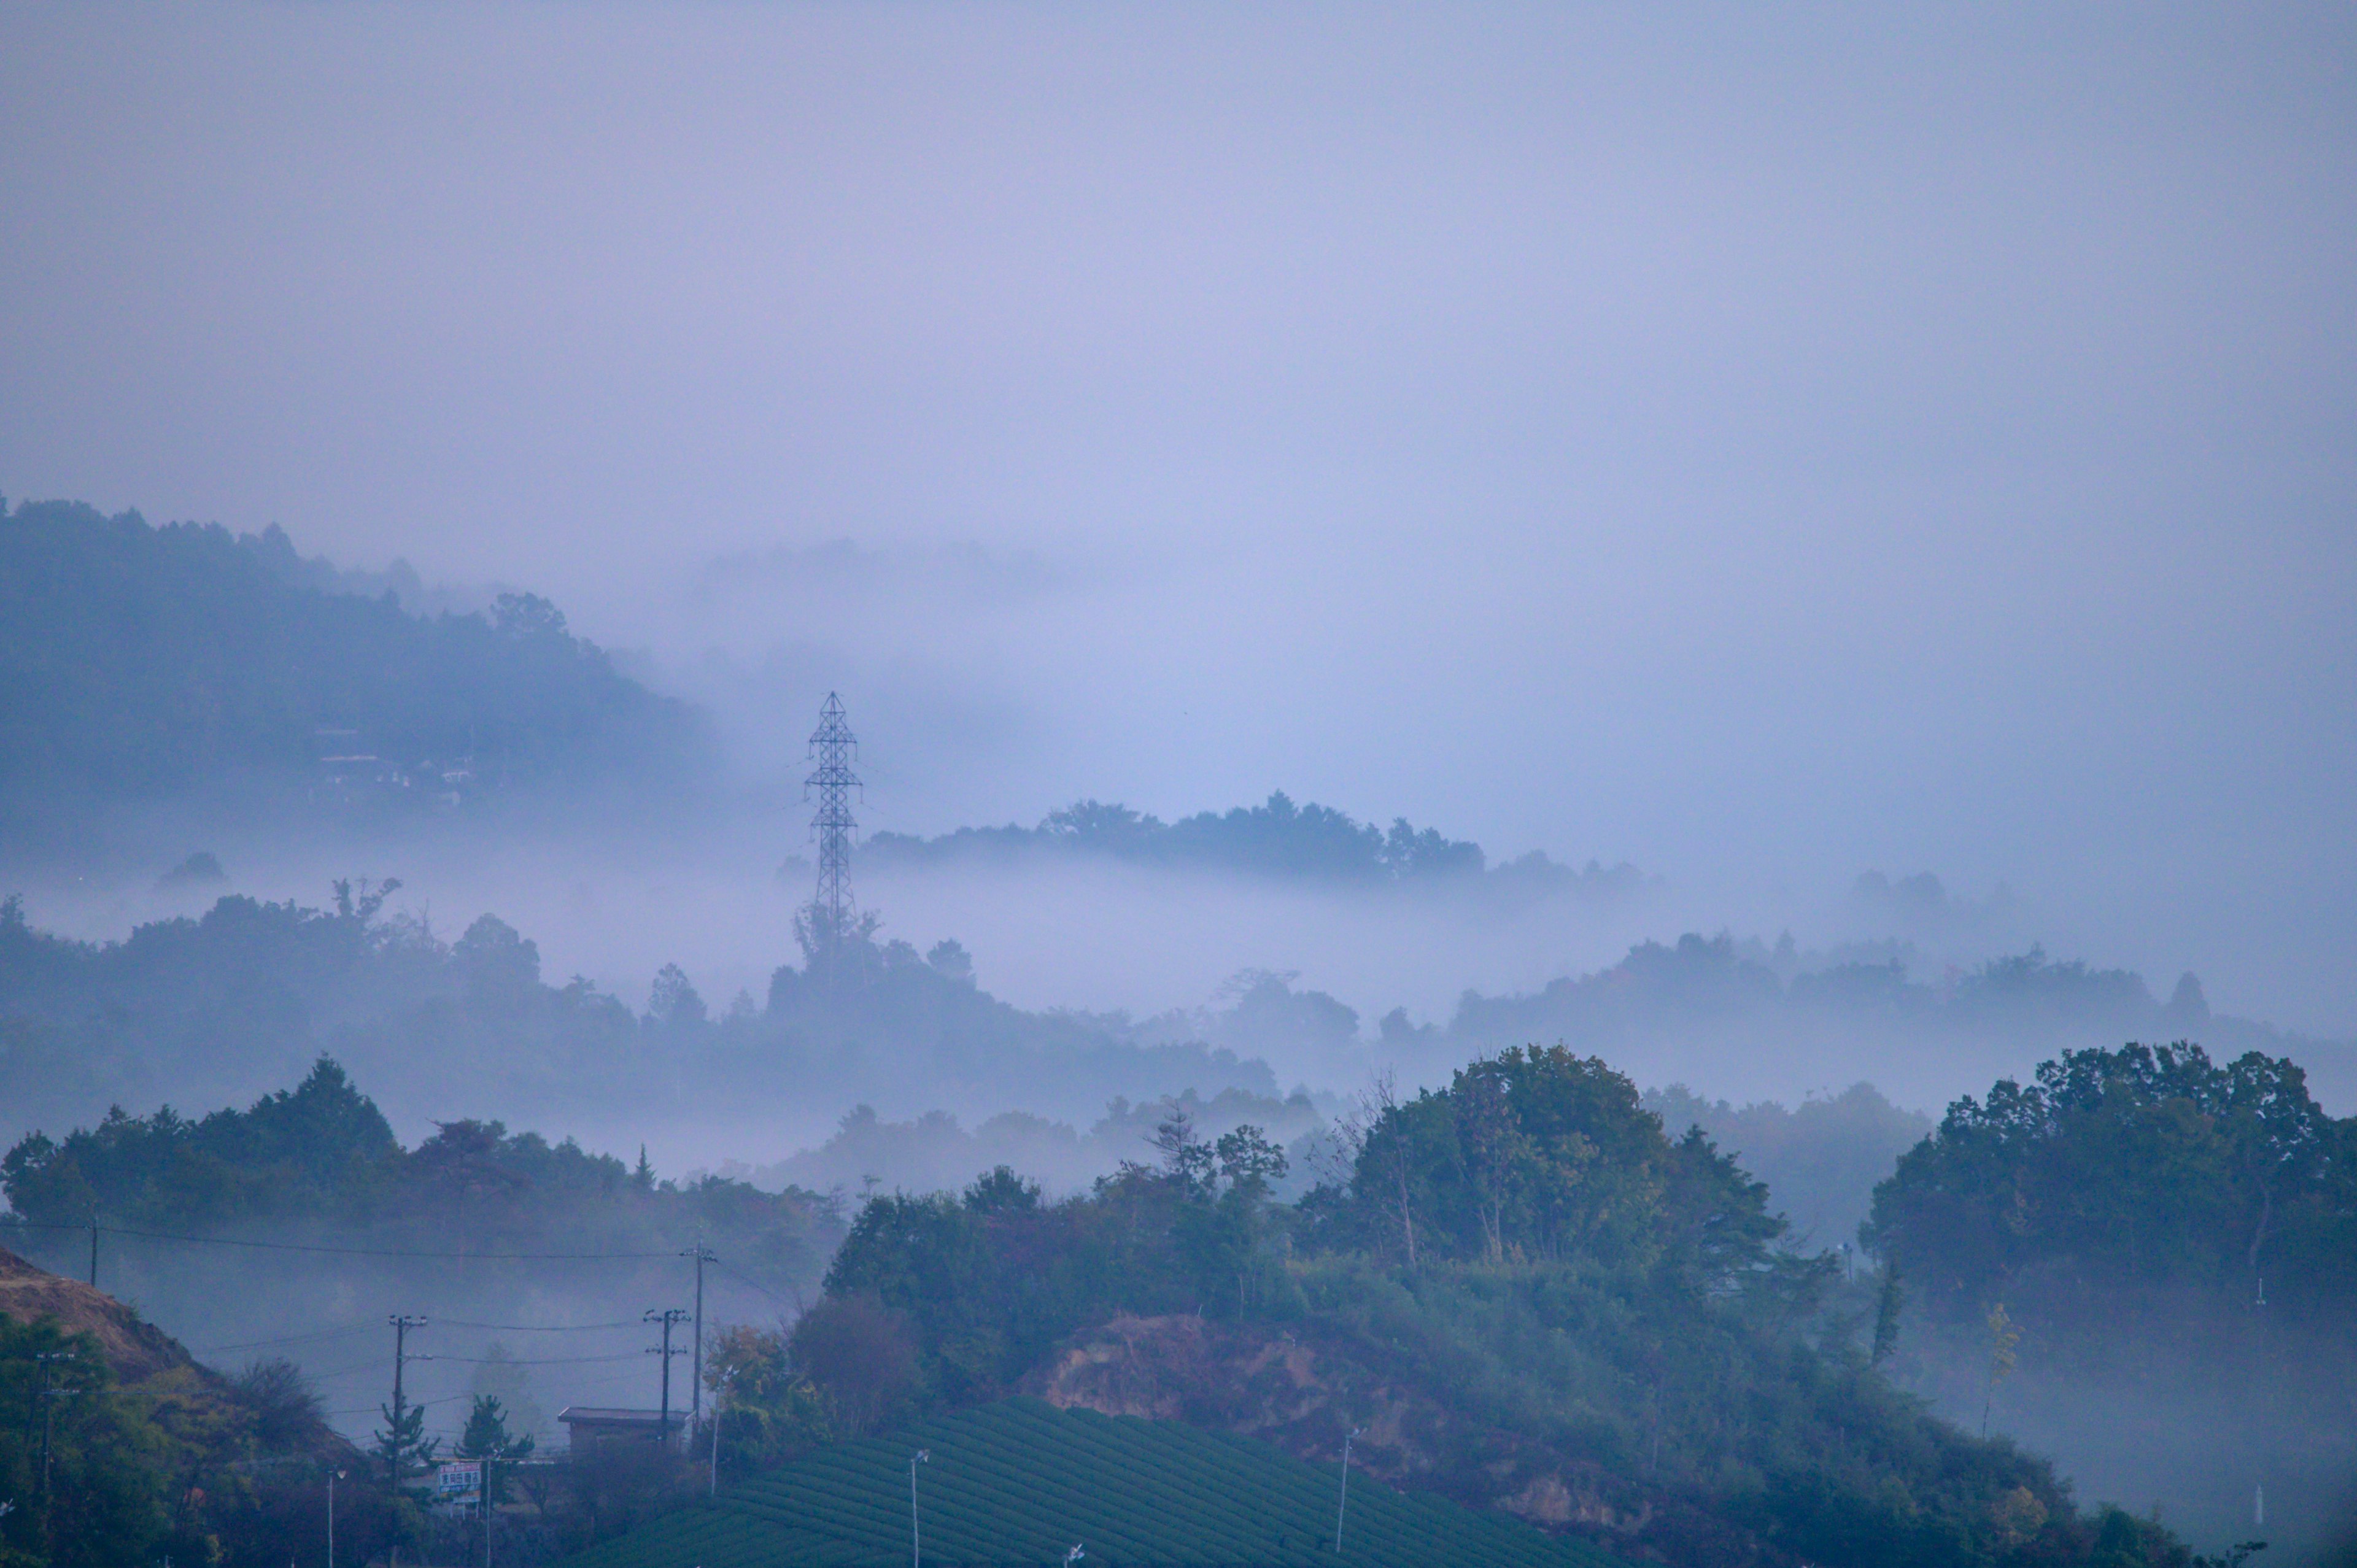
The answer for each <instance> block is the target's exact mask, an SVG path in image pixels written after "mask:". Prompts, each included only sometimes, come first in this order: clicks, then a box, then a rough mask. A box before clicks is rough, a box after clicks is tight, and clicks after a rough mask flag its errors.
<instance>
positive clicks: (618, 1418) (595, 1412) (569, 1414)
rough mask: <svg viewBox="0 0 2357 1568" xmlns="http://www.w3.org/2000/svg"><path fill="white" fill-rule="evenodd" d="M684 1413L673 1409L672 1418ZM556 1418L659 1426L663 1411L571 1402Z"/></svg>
mask: <svg viewBox="0 0 2357 1568" xmlns="http://www.w3.org/2000/svg"><path fill="white" fill-rule="evenodd" d="M682 1413H683V1412H679V1411H673V1412H671V1419H672V1420H673V1421H677V1420H679V1419H680V1417H681V1415H682ZM556 1419H557V1420H559V1421H595V1422H603V1423H611V1424H614V1425H637V1424H644V1425H647V1426H657V1425H661V1424H662V1419H663V1413H662V1412H661V1411H659V1410H614V1409H609V1408H606V1407H603V1406H599V1405H588V1404H569V1405H566V1406H565V1408H564V1409H563V1410H560V1411H558V1412H556Z"/></svg>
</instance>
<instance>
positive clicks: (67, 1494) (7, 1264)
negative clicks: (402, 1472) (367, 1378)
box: [0, 1251, 395, 1568]
mask: <svg viewBox="0 0 2357 1568" xmlns="http://www.w3.org/2000/svg"><path fill="white" fill-rule="evenodd" d="M0 1410H5V1411H7V1412H10V1417H9V1419H8V1420H6V1421H5V1422H0V1500H5V1501H10V1502H12V1503H13V1504H14V1505H15V1506H13V1507H11V1508H8V1509H0V1563H7V1564H9V1565H10V1568H82V1565H84V1564H87V1565H89V1568H111V1565H112V1564H115V1563H155V1562H163V1561H177V1562H182V1563H214V1564H217V1565H218V1568H277V1565H278V1564H279V1563H287V1562H290V1561H295V1560H296V1559H297V1558H299V1557H300V1556H302V1555H303V1554H304V1552H306V1551H307V1549H308V1547H309V1545H310V1543H311V1542H312V1541H317V1539H319V1533H320V1530H321V1527H322V1525H323V1523H324V1521H323V1520H322V1519H321V1517H320V1509H321V1503H320V1497H321V1492H322V1488H323V1487H324V1484H325V1479H326V1477H327V1475H328V1472H330V1471H334V1472H338V1473H350V1472H351V1471H354V1470H357V1469H359V1468H360V1467H361V1466H362V1465H363V1464H364V1463H365V1460H364V1459H363V1458H362V1456H361V1454H360V1453H359V1452H358V1451H357V1450H355V1449H354V1448H353V1447H352V1446H351V1445H350V1444H348V1443H346V1442H345V1441H344V1440H343V1439H341V1438H340V1437H338V1436H337V1435H336V1434H334V1433H333V1432H332V1431H330V1430H329V1429H328V1425H327V1423H326V1422H325V1421H324V1420H323V1419H322V1417H321V1412H320V1409H319V1401H318V1399H317V1395H316V1394H315V1393H314V1392H313V1391H311V1389H310V1388H309V1386H308V1385H307V1383H306V1382H305V1381H304V1380H303V1379H302V1378H301V1376H300V1375H299V1374H297V1373H296V1372H295V1370H294V1369H293V1368H292V1367H290V1366H288V1365H287V1364H286V1363H285V1362H284V1361H275V1362H273V1361H263V1362H257V1363H255V1364H253V1365H252V1366H249V1367H247V1368H246V1369H245V1370H244V1371H243V1372H242V1373H241V1374H240V1375H239V1376H237V1377H235V1378H224V1377H221V1375H219V1374H218V1373H215V1372H212V1371H210V1370H209V1369H206V1368H204V1367H202V1366H199V1364H198V1363H197V1362H196V1361H195V1359H193V1358H191V1357H190V1356H189V1354H188V1351H187V1350H186V1349H185V1348H182V1347H181V1345H180V1344H179V1343H178V1341H177V1340H174V1339H173V1338H171V1337H168V1336H167V1335H166V1334H164V1333H163V1332H162V1331H161V1330H159V1329H157V1328H156V1327H155V1326H153V1325H152V1324H149V1323H146V1322H145V1321H144V1320H142V1318H141V1317H140V1316H139V1314H138V1313H136V1312H135V1311H133V1310H132V1309H131V1308H130V1307H128V1306H126V1305H124V1304H123V1303H122V1302H120V1301H118V1300H116V1299H115V1298H114V1297H113V1296H111V1295H107V1294H103V1293H102V1292H100V1291H96V1290H92V1289H91V1287H90V1286H88V1285H86V1284H83V1283H81V1282H80V1281H77V1280H70V1279H64V1278H60V1277H59V1276H58V1275H55V1274H51V1273H45V1272H44V1271H42V1270H41V1269H39V1268H37V1267H35V1266H34V1265H33V1264H31V1263H29V1262H26V1261H25V1260H24V1259H22V1258H19V1257H17V1256H16V1255H15V1254H14V1253H12V1252H8V1251H0ZM37 1413H38V1419H36V1416H37ZM394 1511H395V1510H394V1509H393V1508H392V1507H391V1505H389V1504H387V1503H386V1502H385V1501H384V1499H382V1498H381V1497H375V1496H370V1495H367V1494H366V1493H365V1490H364V1489H363V1490H362V1492H361V1495H354V1494H353V1493H350V1492H348V1493H347V1495H346V1499H345V1507H344V1509H342V1511H341V1515H340V1517H339V1520H338V1528H339V1531H340V1532H341V1535H342V1539H343V1540H344V1541H345V1542H346V1543H347V1544H348V1548H349V1549H350V1550H351V1551H352V1552H353V1554H354V1555H353V1560H354V1561H365V1560H366V1557H367V1555H368V1554H369V1552H370V1551H371V1549H373V1548H374V1547H375V1545H376V1543H377V1542H380V1541H385V1540H387V1539H390V1538H391V1536H390V1530H391V1528H392V1526H393V1515H394Z"/></svg>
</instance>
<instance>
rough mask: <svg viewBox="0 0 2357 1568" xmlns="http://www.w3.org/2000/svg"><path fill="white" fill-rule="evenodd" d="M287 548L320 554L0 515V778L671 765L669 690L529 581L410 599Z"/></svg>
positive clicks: (413, 776) (684, 753)
mask: <svg viewBox="0 0 2357 1568" xmlns="http://www.w3.org/2000/svg"><path fill="white" fill-rule="evenodd" d="M278 543H280V544H283V543H284V541H283V537H282V539H281V540H280V541H279V542H278ZM282 556H284V557H285V558H286V559H281V557H282ZM289 560H293V561H294V562H295V564H296V567H317V566H319V565H320V563H316V562H313V563H303V562H300V561H299V559H297V558H295V557H294V553H293V550H292V547H291V546H286V547H285V548H284V549H279V548H275V547H274V546H273V545H272V544H271V542H269V541H255V540H253V539H245V540H241V539H238V538H235V537H232V536H231V534H230V533H229V532H228V531H227V530H225V529H223V528H221V527H220V526H219V525H218V524H201V525H200V524H196V523H172V524H167V525H166V526H164V527H160V528H158V527H154V526H151V525H150V524H148V523H147V522H146V521H145V520H144V519H142V518H141V517H140V516H139V514H138V513H136V512H124V513H122V514H120V515H119V516H115V517H112V518H110V517H103V516H102V515H100V514H99V513H98V512H97V511H96V510H93V509H91V508H90V507H88V506H85V505H82V504H81V503H78V502H69V501H42V502H28V503H22V504H19V505H18V506H17V507H16V510H15V511H14V512H12V513H9V514H8V515H6V516H5V517H0V622H5V624H6V625H7V627H8V628H9V632H10V635H9V636H8V638H7V639H5V643H0V791H5V793H6V794H8V795H11V796H15V797H17V798H20V799H23V798H27V797H30V796H33V795H35V794H39V795H41V796H43V797H45V798H48V799H50V800H55V799H56V798H57V797H59V796H60V795H63V794H68V793H70V794H71V795H72V796H75V797H81V796H89V797H95V798H98V799H116V798H133V797H152V796H156V795H163V794H168V793H172V792H175V791H178V790H183V789H188V788H190V787H193V786H197V785H200V784H204V783H208V782H212V781H218V780H220V779H223V778H224V777H227V776H230V775H232V774H235V773H238V772H240V771H241V770H246V771H253V770H259V771H262V772H265V773H274V774H293V775H302V774H306V773H310V774H316V773H317V771H318V769H319V759H320V758H321V757H323V756H326V755H329V754H351V755H359V754H361V753H366V754H369V755H371V756H373V757H375V758H377V759H378V761H379V762H380V763H381V764H382V766H383V768H386V769H391V770H399V771H400V773H401V777H402V779H404V781H405V782H406V783H407V784H408V785H409V786H411V787H412V788H414V789H427V788H428V787H429V786H428V784H427V783H425V782H421V780H425V779H426V776H427V775H428V774H431V775H432V779H433V783H432V786H431V787H432V788H439V787H440V783H441V776H442V774H444V773H446V772H448V773H457V772H460V771H465V772H469V773H472V774H473V775H474V776H475V778H476V779H477V780H482V781H493V782H495V781H498V780H501V779H517V780H520V779H534V778H546V777H549V776H552V775H556V774H577V773H583V772H597V771H602V770H611V769H617V768H627V769H630V770H634V771H635V770H643V769H644V768H648V767H650V766H673V765H676V764H677V763H679V762H681V761H683V760H685V759H688V758H689V757H691V756H692V755H693V753H694V748H695V747H697V746H700V745H701V744H702V743H701V740H700V738H699V736H700V729H699V726H698V725H697V723H696V721H695V720H694V716H693V715H692V714H690V713H689V711H688V710H687V709H685V708H684V707H683V706H682V705H681V704H680V703H676V702H673V701H672V700H671V699H668V698H663V697H659V696H656V695H655V694H653V693H650V692H648V691H647V690H646V689H645V688H643V687H641V686H640V685H639V684H638V683H637V682H633V681H631V680H630V679H628V678H627V677H625V676H623V675H621V674H620V673H619V672H618V671H616V670H615V669H614V667H613V665H612V663H611V661H610V660H608V658H607V656H606V654H605V653H604V652H603V651H601V650H599V649H597V647H596V646H594V645H593V644H591V643H588V642H586V641H584V640H582V639H578V638H576V637H575V636H573V635H572V634H571V633H570V632H569V631H568V630H567V629H566V628H565V617H564V615H563V614H562V613H561V612H560V611H558V610H557V609H556V607H554V606H553V605H551V604H550V603H549V602H548V601H547V600H545V599H543V598H540V597H538V596H533V595H530V594H507V595H502V596H500V598H499V600H498V602H497V603H496V604H494V605H493V606H492V607H490V610H489V611H488V612H486V613H481V614H466V615H454V614H449V613H447V612H446V613H444V614H441V615H437V616H435V617H432V618H426V617H422V616H417V615H413V614H410V613H409V612H408V611H406V610H404V608H403V607H402V606H401V604H400V602H399V601H398V599H397V598H396V597H395V596H394V595H393V592H392V591H391V589H390V588H388V590H387V591H386V592H385V593H384V594H383V595H382V596H379V597H375V598H366V597H361V596H355V595H352V594H349V593H339V592H329V591H325V590H324V589H323V588H322V587H321V586H317V585H313V583H314V581H315V580H316V578H317V572H316V571H303V570H293V569H290V568H289V566H288V561H289ZM339 732H349V733H339Z"/></svg>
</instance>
